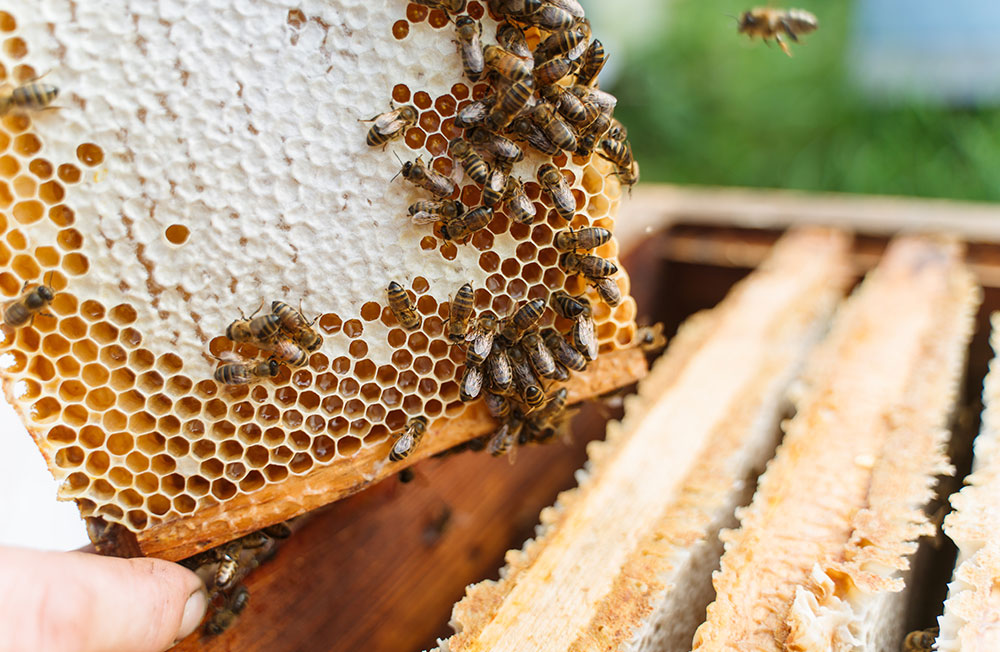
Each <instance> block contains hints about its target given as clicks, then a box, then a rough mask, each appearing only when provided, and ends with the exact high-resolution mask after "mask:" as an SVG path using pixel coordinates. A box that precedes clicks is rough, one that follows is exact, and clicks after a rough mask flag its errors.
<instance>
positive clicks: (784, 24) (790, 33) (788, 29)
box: [781, 20, 799, 43]
mask: <svg viewBox="0 0 1000 652" xmlns="http://www.w3.org/2000/svg"><path fill="white" fill-rule="evenodd" d="M781 29H783V30H785V34H788V38H790V39H792V40H793V41H794V42H796V43H798V42H799V37H798V36H796V35H795V32H794V31H793V30H792V26H791V25H789V24H788V21H787V20H782V21H781Z"/></svg>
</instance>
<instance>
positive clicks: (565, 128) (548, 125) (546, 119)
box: [528, 103, 576, 152]
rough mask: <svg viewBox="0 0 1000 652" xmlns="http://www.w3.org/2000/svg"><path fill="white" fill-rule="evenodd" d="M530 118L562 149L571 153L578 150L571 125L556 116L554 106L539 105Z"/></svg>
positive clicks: (529, 115) (530, 114)
mask: <svg viewBox="0 0 1000 652" xmlns="http://www.w3.org/2000/svg"><path fill="white" fill-rule="evenodd" d="M528 118H529V119H530V120H531V121H532V122H534V123H535V124H536V125H537V126H538V128H539V129H541V130H542V133H544V134H545V136H546V137H547V138H548V139H549V140H551V141H552V142H553V143H554V144H555V145H556V146H557V147H559V148H560V149H564V150H567V151H570V152H572V151H574V150H575V149H576V135H575V134H574V133H573V130H572V129H570V128H569V125H567V124H566V123H565V122H563V121H562V120H561V119H560V118H559V117H558V116H557V115H556V112H555V111H554V110H553V109H552V105H550V104H546V103H542V104H539V105H537V106H536V107H535V108H533V109H532V110H531V112H530V113H529V114H528Z"/></svg>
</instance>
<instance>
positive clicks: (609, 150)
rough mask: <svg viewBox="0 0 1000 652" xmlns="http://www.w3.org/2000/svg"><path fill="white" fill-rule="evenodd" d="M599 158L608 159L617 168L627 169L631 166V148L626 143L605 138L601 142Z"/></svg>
mask: <svg viewBox="0 0 1000 652" xmlns="http://www.w3.org/2000/svg"><path fill="white" fill-rule="evenodd" d="M599 152H600V154H601V156H603V157H604V158H606V159H608V160H609V161H611V162H612V163H614V164H615V165H617V166H618V167H619V168H624V169H628V168H629V167H631V166H632V146H631V145H629V143H628V141H627V140H626V141H624V142H623V141H618V140H614V139H612V138H605V139H604V140H602V141H601V149H600V150H599Z"/></svg>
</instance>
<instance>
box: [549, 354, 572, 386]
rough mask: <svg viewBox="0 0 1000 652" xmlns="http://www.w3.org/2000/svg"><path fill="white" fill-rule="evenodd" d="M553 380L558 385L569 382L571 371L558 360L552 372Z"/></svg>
mask: <svg viewBox="0 0 1000 652" xmlns="http://www.w3.org/2000/svg"><path fill="white" fill-rule="evenodd" d="M553 357H554V356H553ZM552 380H554V381H556V382H557V383H564V382H566V381H567V380H569V369H567V368H566V366H565V365H564V364H563V363H561V362H559V361H558V360H556V365H555V369H554V370H553V372H552Z"/></svg>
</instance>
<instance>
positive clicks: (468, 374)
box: [458, 365, 483, 403]
mask: <svg viewBox="0 0 1000 652" xmlns="http://www.w3.org/2000/svg"><path fill="white" fill-rule="evenodd" d="M482 389H483V370H482V369H481V368H479V367H473V366H472V365H466V366H465V372H464V373H463V374H462V382H461V383H460V384H459V386H458V397H459V398H460V399H462V402H464V403H468V402H469V401H474V400H476V399H477V398H479V393H480V392H481V391H482Z"/></svg>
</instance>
